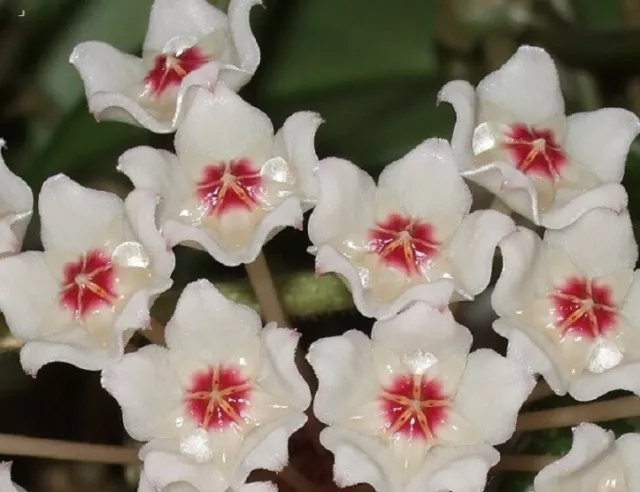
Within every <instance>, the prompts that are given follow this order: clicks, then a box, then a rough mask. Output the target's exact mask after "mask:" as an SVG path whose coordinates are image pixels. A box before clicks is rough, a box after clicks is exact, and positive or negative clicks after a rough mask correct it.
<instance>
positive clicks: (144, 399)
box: [102, 280, 311, 492]
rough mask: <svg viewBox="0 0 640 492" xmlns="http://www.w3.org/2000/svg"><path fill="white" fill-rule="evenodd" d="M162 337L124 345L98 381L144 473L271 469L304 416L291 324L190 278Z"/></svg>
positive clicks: (211, 483)
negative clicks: (126, 349) (130, 347)
mask: <svg viewBox="0 0 640 492" xmlns="http://www.w3.org/2000/svg"><path fill="white" fill-rule="evenodd" d="M165 338H166V344H167V347H166V348H165V347H159V346H156V345H150V346H147V347H144V348H142V349H140V350H138V351H137V352H134V353H131V354H126V355H125V356H124V357H123V358H122V360H121V361H120V362H118V363H116V364H114V365H113V366H111V367H110V368H108V369H106V370H105V371H104V372H103V377H102V384H103V386H104V387H105V388H106V389H107V391H108V392H109V393H111V394H112V395H113V396H114V398H115V399H116V400H118V403H119V404H120V406H121V407H122V414H123V419H124V425H125V428H126V429H127V431H128V432H129V434H130V435H131V436H132V437H133V438H134V439H137V440H139V441H148V442H147V444H146V445H145V446H144V447H143V448H142V450H141V451H140V457H141V459H143V460H144V472H145V475H146V477H147V479H148V480H149V481H150V482H151V483H152V484H153V485H154V486H155V488H156V489H157V490H161V489H162V487H165V486H167V485H169V484H171V483H174V482H186V483H189V484H190V485H192V486H194V487H195V488H197V489H198V490H199V491H200V492H224V491H225V490H227V488H229V487H231V488H238V487H240V486H241V485H242V484H243V483H244V482H245V480H246V479H247V476H248V475H249V473H250V472H251V471H252V470H254V469H257V468H265V469H268V470H276V471H277V470H280V469H281V468H282V467H283V466H284V465H286V463H287V461H288V451H287V442H288V439H289V436H290V435H291V434H292V433H293V432H295V431H296V430H297V429H298V428H300V427H302V426H303V425H304V423H305V422H306V420H307V417H306V415H305V414H304V411H305V409H306V408H307V407H308V406H309V403H310V402H311V393H310V391H309V387H308V386H307V384H306V383H305V381H304V379H303V378H302V376H301V375H300V374H299V372H298V369H297V368H296V364H295V362H294V355H295V350H296V346H297V344H298V334H297V333H296V332H295V331H293V330H290V329H287V328H279V327H277V326H275V323H270V324H269V325H267V326H266V327H265V328H262V323H261V321H260V316H259V315H258V314H257V313H256V312H255V311H253V310H252V309H250V308H248V307H246V306H243V305H241V304H236V303H234V302H231V301H229V300H227V299H225V298H224V297H223V296H222V294H220V293H219V292H218V291H217V290H216V289H215V287H213V285H211V284H210V283H209V282H207V281H206V280H199V281H197V282H193V283H191V284H189V285H188V286H187V287H186V288H185V289H184V291H183V292H182V295H181V297H180V299H179V301H178V304H177V307H176V310H175V313H174V315H173V317H172V318H171V320H170V321H169V323H168V324H167V327H166V331H165Z"/></svg>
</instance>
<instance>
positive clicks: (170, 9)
mask: <svg viewBox="0 0 640 492" xmlns="http://www.w3.org/2000/svg"><path fill="white" fill-rule="evenodd" d="M257 3H260V0H232V1H231V3H230V4H229V11H228V16H227V15H225V14H224V13H223V12H221V11H219V10H218V9H216V8H215V7H213V6H212V5H211V4H210V3H209V2H207V0H155V2H154V4H153V7H152V10H151V16H150V19H149V29H148V31H147V36H146V39H145V41H144V46H143V50H142V59H140V58H137V57H135V56H132V55H128V54H125V53H122V52H120V51H118V50H117V49H115V48H113V47H112V46H110V45H108V44H105V43H102V42H97V41H89V42H85V43H81V44H79V45H78V46H76V48H75V49H74V50H73V53H72V54H71V59H70V61H71V63H72V64H73V65H75V67H76V68H77V69H78V71H79V72H80V76H81V77H82V80H83V82H84V85H85V92H86V95H87V100H88V102H89V109H90V111H91V112H92V113H93V114H94V115H95V117H96V118H97V119H107V120H120V121H125V122H128V123H134V124H138V125H141V126H143V127H145V128H147V129H149V130H151V131H153V132H157V133H169V132H172V131H175V130H176V128H177V126H178V124H179V123H180V121H181V120H182V118H183V116H184V113H185V112H186V109H187V107H186V106H187V104H188V102H189V92H190V90H191V89H193V88H195V87H205V88H213V87H214V86H215V85H216V83H217V82H218V81H221V82H222V83H224V84H225V85H226V86H227V87H229V88H231V89H232V90H238V89H239V88H240V87H242V86H243V85H244V84H246V83H247V82H248V81H249V79H250V78H251V77H252V76H253V74H254V72H255V71H256V68H257V67H258V64H259V63H260V50H259V48H258V44H257V42H256V40H255V38H254V36H253V33H252V32H251V27H250V24H249V12H250V10H251V7H253V6H254V5H255V4H257Z"/></svg>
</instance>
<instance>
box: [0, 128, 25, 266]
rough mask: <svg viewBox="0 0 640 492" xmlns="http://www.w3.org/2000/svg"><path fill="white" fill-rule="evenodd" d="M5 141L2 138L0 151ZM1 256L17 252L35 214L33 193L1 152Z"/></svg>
mask: <svg viewBox="0 0 640 492" xmlns="http://www.w3.org/2000/svg"><path fill="white" fill-rule="evenodd" d="M3 147H4V141H3V140H1V139H0V152H1V151H2V148H3ZM0 181H1V182H2V183H3V185H2V188H1V189H0V256H3V255H7V254H12V253H17V252H19V251H20V248H21V247H22V239H23V238H24V234H25V232H26V230H27V226H28V225H29V222H30V220H31V215H32V214H33V193H32V192H31V188H29V186H28V185H27V183H25V182H24V181H23V180H22V179H21V178H19V177H18V176H16V175H15V174H13V173H12V172H11V170H10V169H9V168H8V167H7V165H6V164H5V162H4V159H3V158H2V155H1V154H0Z"/></svg>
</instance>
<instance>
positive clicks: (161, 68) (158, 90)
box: [144, 47, 209, 97]
mask: <svg viewBox="0 0 640 492" xmlns="http://www.w3.org/2000/svg"><path fill="white" fill-rule="evenodd" d="M208 61H209V58H208V57H207V56H206V55H205V54H204V53H203V52H202V50H200V49H199V48H197V47H191V48H187V49H185V50H183V51H182V52H181V53H179V54H175V53H163V54H161V55H157V56H156V57H155V59H154V61H153V68H152V69H151V70H149V73H148V74H147V75H146V77H145V78H144V82H145V83H146V84H147V85H148V87H149V89H150V91H151V94H152V95H153V96H155V97H158V96H161V95H162V94H163V93H164V92H165V91H166V90H167V89H168V88H170V87H177V86H179V85H180V84H181V83H182V81H183V79H184V78H185V77H186V76H187V75H189V74H190V73H191V72H193V71H194V70H197V69H198V68H200V67H201V66H203V65H204V64H206V63H207V62H208Z"/></svg>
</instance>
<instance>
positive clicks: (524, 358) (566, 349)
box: [491, 209, 640, 401]
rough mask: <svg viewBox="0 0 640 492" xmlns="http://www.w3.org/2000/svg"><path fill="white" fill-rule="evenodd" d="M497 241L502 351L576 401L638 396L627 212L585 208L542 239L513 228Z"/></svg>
mask: <svg viewBox="0 0 640 492" xmlns="http://www.w3.org/2000/svg"><path fill="white" fill-rule="evenodd" d="M500 247H501V249H502V257H503V270H502V273H501V275H500V278H499V279H498V281H497V283H496V286H495V289H494V291H493V294H492V299H491V303H492V305H493V308H494V310H495V311H496V313H498V315H499V316H500V318H499V319H498V320H496V321H495V322H494V325H493V327H494V329H495V330H496V331H497V332H498V333H499V334H500V335H502V336H504V337H506V338H507V339H508V341H509V348H508V356H509V357H512V358H514V359H515V360H518V361H520V362H521V363H522V364H524V365H525V366H527V367H528V368H530V370H531V371H533V372H536V373H539V374H542V376H543V377H544V379H546V381H547V382H548V383H549V386H550V387H551V388H552V389H553V391H555V392H556V393H557V394H560V395H562V394H565V393H567V392H568V393H569V394H571V396H572V397H573V398H575V399H576V400H580V401H586V400H593V399H594V398H597V397H599V396H602V395H603V394H605V393H608V392H610V391H613V390H616V389H624V390H628V391H633V392H635V393H637V394H640V272H639V271H635V272H634V271H633V268H634V266H635V264H636V261H637V259H638V248H637V246H636V243H635V241H634V237H633V230H632V226H631V220H630V218H629V214H628V213H626V212H625V213H622V214H618V213H616V212H613V211H611V210H608V209H596V210H592V211H590V212H587V213H586V214H584V215H583V216H582V217H581V218H580V219H579V220H578V221H576V222H574V223H573V224H572V225H571V226H569V227H567V228H566V229H563V230H560V231H547V232H546V234H545V235H544V239H540V238H539V237H538V236H537V235H536V234H534V233H533V232H532V231H530V230H528V229H524V228H523V229H520V230H518V231H517V232H514V233H513V234H511V235H509V236H507V237H506V238H505V239H504V240H503V242H502V244H501V245H500Z"/></svg>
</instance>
